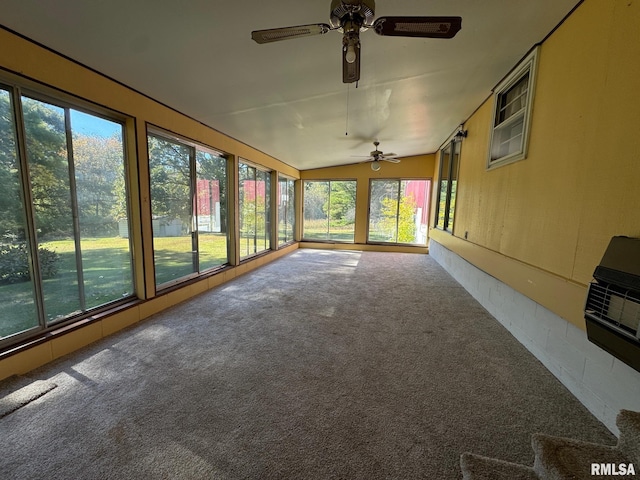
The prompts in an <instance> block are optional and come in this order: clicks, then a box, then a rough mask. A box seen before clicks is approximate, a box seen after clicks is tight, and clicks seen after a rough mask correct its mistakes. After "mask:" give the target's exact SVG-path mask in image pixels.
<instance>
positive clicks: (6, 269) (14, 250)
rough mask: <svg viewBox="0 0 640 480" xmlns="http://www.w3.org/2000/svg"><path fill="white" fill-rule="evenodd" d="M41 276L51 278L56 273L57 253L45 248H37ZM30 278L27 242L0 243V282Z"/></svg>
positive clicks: (13, 281)
mask: <svg viewBox="0 0 640 480" xmlns="http://www.w3.org/2000/svg"><path fill="white" fill-rule="evenodd" d="M38 257H39V259H40V267H41V268H40V271H41V272H42V278H45V279H46V278H52V277H55V275H56V274H57V273H58V259H59V257H58V254H57V253H56V252H54V251H52V250H48V249H46V248H39V249H38ZM30 279H31V275H30V270H29V255H28V253H27V244H26V243H24V242H20V243H2V244H0V283H1V284H5V283H15V282H21V281H27V280H30Z"/></svg>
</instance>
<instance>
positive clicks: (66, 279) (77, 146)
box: [22, 96, 133, 323]
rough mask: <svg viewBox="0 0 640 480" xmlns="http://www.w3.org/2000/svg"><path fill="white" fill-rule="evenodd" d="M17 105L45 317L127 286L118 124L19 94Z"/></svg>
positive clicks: (94, 302)
mask: <svg viewBox="0 0 640 480" xmlns="http://www.w3.org/2000/svg"><path fill="white" fill-rule="evenodd" d="M22 110H23V117H24V129H25V140H26V156H27V162H28V165H29V180H30V187H31V195H32V200H33V213H34V216H35V227H36V237H37V239H38V261H39V262H38V265H39V268H40V273H41V276H42V280H43V281H42V293H43V304H44V313H45V315H46V321H47V322H49V323H50V322H54V321H56V320H60V319H63V318H65V317H68V316H70V315H74V314H78V313H82V312H85V311H87V310H89V309H91V308H94V307H97V306H99V305H103V304H105V303H109V302H112V301H115V300H119V299H122V298H123V297H126V296H129V295H131V294H132V293H133V276H132V266H131V255H130V248H129V240H128V228H126V225H127V210H128V208H127V195H126V189H125V180H124V168H125V164H124V144H123V127H122V125H121V124H119V123H117V122H113V121H110V120H106V119H103V118H99V117H97V116H95V115H90V114H87V113H83V112H80V111H76V110H73V109H70V108H65V107H60V106H58V105H53V104H51V103H48V102H45V101H41V100H37V99H34V98H30V97H26V96H23V97H22ZM118 221H121V222H124V225H125V228H124V229H121V228H120V224H119V222H118Z"/></svg>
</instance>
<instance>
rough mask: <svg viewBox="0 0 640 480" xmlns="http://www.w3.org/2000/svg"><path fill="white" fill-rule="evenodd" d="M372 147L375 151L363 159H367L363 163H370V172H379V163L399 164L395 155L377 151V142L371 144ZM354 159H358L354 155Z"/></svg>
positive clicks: (378, 143)
mask: <svg viewBox="0 0 640 480" xmlns="http://www.w3.org/2000/svg"><path fill="white" fill-rule="evenodd" d="M373 145H374V146H375V147H376V149H375V150H374V151H372V152H371V153H370V154H369V155H367V156H366V157H365V158H367V160H365V162H371V170H373V171H374V172H377V171H378V170H380V162H391V163H400V159H399V158H398V155H397V154H396V153H384V152H382V151H380V150H378V145H380V142H379V141H378V140H375V141H374V142H373ZM354 157H358V155H354ZM360 157H362V156H360Z"/></svg>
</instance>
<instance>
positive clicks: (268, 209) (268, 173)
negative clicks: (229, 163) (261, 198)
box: [236, 157, 277, 263]
mask: <svg viewBox="0 0 640 480" xmlns="http://www.w3.org/2000/svg"><path fill="white" fill-rule="evenodd" d="M241 164H242V165H246V166H247V167H249V168H252V169H253V170H254V177H253V178H254V182H256V185H257V182H258V172H261V173H263V174H265V181H268V184H267V183H265V212H264V217H265V218H264V220H265V227H264V228H265V237H264V239H265V246H266V248H265V249H264V250H257V240H258V231H257V229H256V231H254V247H255V248H254V250H255V251H254V252H253V253H248V254H247V255H245V256H242V254H241V253H242V248H241V246H240V242H242V234H241V232H240V224H241V223H242V218H241V216H242V206H241V205H240V182H241V180H240V165H241ZM236 170H237V172H236V173H237V178H238V184H237V189H236V195H237V198H238V202H237V205H238V212H237V217H236V218H237V219H238V226H237V229H236V233H237V243H236V245H237V247H238V258H239V260H240V263H242V262H245V261H247V260H250V259H251V258H254V257H256V256H259V255H264V254H265V253H267V252H270V251H272V250H274V245H273V224H272V223H273V214H272V212H273V211H272V208H273V198H274V188H273V178H274V171H273V170H271V169H269V168H267V167H264V166H262V165H258V164H256V163H253V162H251V161H249V160H247V159H245V158H242V157H240V158H239V159H238V165H237V169H236ZM255 192H256V198H257V188H256V189H255ZM254 215H255V221H256V225H257V220H258V206H257V202H256V207H255V210H254ZM276 243H277V242H276ZM267 244H268V245H267Z"/></svg>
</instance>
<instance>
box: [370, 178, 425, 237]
mask: <svg viewBox="0 0 640 480" xmlns="http://www.w3.org/2000/svg"><path fill="white" fill-rule="evenodd" d="M429 187H430V181H429V180H401V179H389V180H371V191H370V196H369V236H368V241H369V242H376V243H403V244H411V245H424V244H426V242H427V225H428V214H429Z"/></svg>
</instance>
